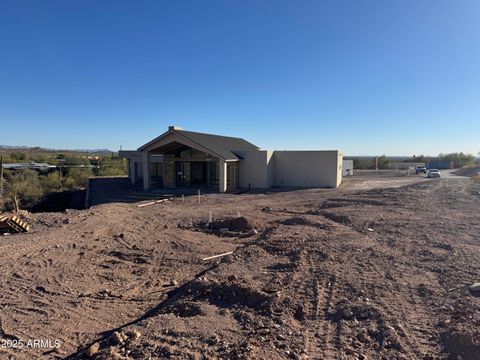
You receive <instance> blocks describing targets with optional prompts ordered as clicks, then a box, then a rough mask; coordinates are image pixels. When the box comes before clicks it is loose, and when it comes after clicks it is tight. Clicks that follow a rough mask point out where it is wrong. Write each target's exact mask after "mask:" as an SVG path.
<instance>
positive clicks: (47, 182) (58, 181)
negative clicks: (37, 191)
mask: <svg viewBox="0 0 480 360" xmlns="http://www.w3.org/2000/svg"><path fill="white" fill-rule="evenodd" d="M39 178H40V182H41V184H42V187H43V189H44V191H45V192H46V193H48V192H52V191H57V190H61V189H62V187H63V181H62V177H61V176H60V174H59V173H58V172H57V171H55V172H51V173H48V174H47V175H45V176H40V177H39Z"/></svg>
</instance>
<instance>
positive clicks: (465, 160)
mask: <svg viewBox="0 0 480 360" xmlns="http://www.w3.org/2000/svg"><path fill="white" fill-rule="evenodd" d="M438 158H439V160H441V161H449V162H453V164H454V166H455V167H462V166H468V165H473V164H474V163H475V157H474V156H473V155H470V154H464V153H463V152H460V153H450V154H439V155H438Z"/></svg>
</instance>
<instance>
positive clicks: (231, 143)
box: [119, 126, 343, 192]
mask: <svg viewBox="0 0 480 360" xmlns="http://www.w3.org/2000/svg"><path fill="white" fill-rule="evenodd" d="M119 155H120V157H123V158H126V159H128V163H129V165H128V169H129V178H130V180H131V182H132V183H134V184H135V183H138V182H140V181H141V182H143V188H144V189H145V190H148V189H150V188H152V187H153V188H155V187H164V188H177V187H195V188H197V187H208V188H217V187H218V190H219V191H220V192H226V191H234V190H237V189H242V188H247V189H248V188H269V187H329V188H335V187H337V186H339V185H340V183H341V181H342V160H343V154H342V153H341V152H340V151H339V150H330V151H320V150H311V151H306V150H301V151H290V150H288V151H287V150H281V151H277V150H276V151H269V150H261V149H260V148H259V147H258V146H256V145H254V144H252V143H250V142H248V141H246V140H244V139H241V138H236V137H229V136H220V135H212V134H204V133H199V132H193V131H186V130H183V129H181V128H178V127H176V126H169V127H168V131H167V132H166V133H164V134H162V135H160V136H158V137H156V138H155V139H153V140H151V141H150V142H148V143H146V144H145V145H143V146H141V147H140V148H138V150H136V151H120V153H119Z"/></svg>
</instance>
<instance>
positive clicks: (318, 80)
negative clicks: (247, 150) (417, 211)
mask: <svg viewBox="0 0 480 360" xmlns="http://www.w3.org/2000/svg"><path fill="white" fill-rule="evenodd" d="M170 124H176V125H179V126H182V127H183V128H185V129H188V130H194V131H202V132H213V133H219V134H225V135H232V136H239V137H244V138H246V139H248V140H250V141H252V142H253V143H255V144H257V145H259V146H261V147H262V148H268V149H333V148H340V149H342V150H343V151H344V153H345V154H348V155H359V154H363V155H365V154H371V155H374V154H383V153H385V154H387V155H412V154H421V153H423V154H433V155H436V154H438V153H439V152H453V151H464V152H470V153H475V154H476V153H477V152H478V151H480V1H478V0H462V1H454V0H448V1H445V0H410V1H407V0H388V1H386V0H377V1H363V0H362V1H358V0H350V1H344V0H330V1H324V0H321V1H320V0H312V1H291V0H290V1H279V0H271V1H258V0H255V1H248V0H247V1H245V0H242V1H227V0H224V1H209V0H202V1H199V0H192V1H173V0H171V1H159V0H158V1H157V0H155V1H154V0H152V1H139V0H135V1H133V0H131V1H122V0H92V1H90V0H69V1H65V0H58V1H52V0H42V1H38V0H31V1H23V0H0V125H1V128H0V144H7V145H32V146H33V145H39V146H44V147H51V148H110V149H118V148H119V146H120V145H123V148H124V149H127V148H130V149H131V148H137V147H139V146H140V145H142V144H143V143H145V142H147V141H148V140H150V139H151V138H153V137H155V136H157V135H159V134H160V133H162V132H164V131H165V130H166V128H167V126H168V125H170Z"/></svg>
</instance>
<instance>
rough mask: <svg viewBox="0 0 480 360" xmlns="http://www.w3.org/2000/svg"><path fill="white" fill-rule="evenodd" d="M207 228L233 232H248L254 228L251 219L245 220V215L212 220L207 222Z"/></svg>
mask: <svg viewBox="0 0 480 360" xmlns="http://www.w3.org/2000/svg"><path fill="white" fill-rule="evenodd" d="M208 228H209V229H211V230H214V231H217V230H228V231H235V232H248V231H250V230H252V229H254V228H255V226H254V225H253V224H252V222H251V221H249V220H247V219H246V218H245V217H243V216H240V217H235V218H224V219H219V220H214V221H212V222H211V223H209V224H208Z"/></svg>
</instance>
